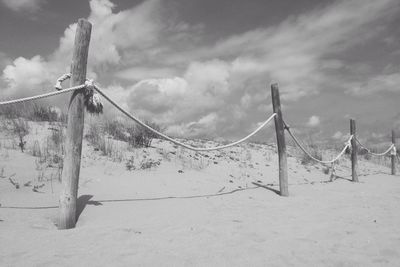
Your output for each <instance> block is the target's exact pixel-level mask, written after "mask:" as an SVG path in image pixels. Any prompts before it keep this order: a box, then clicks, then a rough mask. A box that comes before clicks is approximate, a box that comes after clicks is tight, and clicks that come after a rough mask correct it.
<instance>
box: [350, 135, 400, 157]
mask: <svg viewBox="0 0 400 267" xmlns="http://www.w3.org/2000/svg"><path fill="white" fill-rule="evenodd" d="M356 141H357V143H358V144H359V145H360V146H361V147H362V148H364V149H365V150H366V151H367V153H368V154H371V155H373V156H377V157H379V156H384V155H386V154H387V153H389V152H392V153H391V154H392V155H396V153H397V152H396V146H395V145H394V144H391V145H390V147H389V148H388V149H387V150H386V151H385V152H383V153H374V152H372V151H371V150H369V149H368V148H366V147H365V146H364V145H363V144H361V142H360V140H358V139H357V138H356Z"/></svg>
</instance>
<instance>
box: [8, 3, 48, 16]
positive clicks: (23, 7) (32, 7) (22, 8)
mask: <svg viewBox="0 0 400 267" xmlns="http://www.w3.org/2000/svg"><path fill="white" fill-rule="evenodd" d="M1 1H2V2H3V4H4V5H5V6H6V7H8V8H9V9H11V10H13V11H15V12H31V13H35V12H37V11H39V10H40V8H41V6H42V5H43V4H44V3H45V2H46V0H1Z"/></svg>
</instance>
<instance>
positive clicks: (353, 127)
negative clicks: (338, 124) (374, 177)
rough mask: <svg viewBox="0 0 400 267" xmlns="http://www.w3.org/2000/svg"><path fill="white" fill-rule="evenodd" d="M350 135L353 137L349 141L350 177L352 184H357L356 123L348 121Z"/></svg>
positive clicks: (352, 120) (351, 120)
mask: <svg viewBox="0 0 400 267" xmlns="http://www.w3.org/2000/svg"><path fill="white" fill-rule="evenodd" d="M350 134H351V135H353V139H351V177H352V181H353V182H358V175H357V169H358V163H357V152H358V151H357V141H356V121H355V120H354V119H350Z"/></svg>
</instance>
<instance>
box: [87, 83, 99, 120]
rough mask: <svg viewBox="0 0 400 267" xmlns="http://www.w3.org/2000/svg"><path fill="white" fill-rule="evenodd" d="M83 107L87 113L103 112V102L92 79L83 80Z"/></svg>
mask: <svg viewBox="0 0 400 267" xmlns="http://www.w3.org/2000/svg"><path fill="white" fill-rule="evenodd" d="M84 95H85V107H86V110H87V111H88V112H89V113H94V114H100V113H103V103H102V102H101V98H100V95H99V94H98V93H97V92H96V86H95V85H94V82H93V80H92V79H87V80H86V82H85V91H84Z"/></svg>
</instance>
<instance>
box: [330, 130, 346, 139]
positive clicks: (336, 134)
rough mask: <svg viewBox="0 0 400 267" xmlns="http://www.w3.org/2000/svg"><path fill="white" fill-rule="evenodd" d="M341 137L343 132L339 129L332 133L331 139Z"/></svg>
mask: <svg viewBox="0 0 400 267" xmlns="http://www.w3.org/2000/svg"><path fill="white" fill-rule="evenodd" d="M342 137H343V133H342V132H341V131H337V132H336V133H335V134H334V135H332V138H333V139H336V140H340V139H342Z"/></svg>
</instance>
